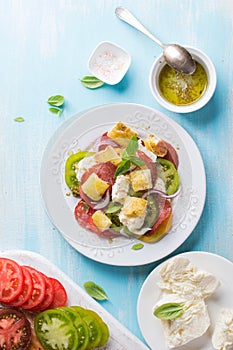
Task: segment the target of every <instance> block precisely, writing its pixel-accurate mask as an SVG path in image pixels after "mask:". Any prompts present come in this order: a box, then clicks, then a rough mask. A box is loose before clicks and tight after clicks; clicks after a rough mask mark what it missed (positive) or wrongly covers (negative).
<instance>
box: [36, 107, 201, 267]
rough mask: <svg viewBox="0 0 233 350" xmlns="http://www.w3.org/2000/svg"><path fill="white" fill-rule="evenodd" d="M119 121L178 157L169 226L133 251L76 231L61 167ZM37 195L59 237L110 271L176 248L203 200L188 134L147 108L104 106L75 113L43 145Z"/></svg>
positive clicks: (126, 244) (124, 241)
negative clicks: (175, 194) (170, 148)
mask: <svg viewBox="0 0 233 350" xmlns="http://www.w3.org/2000/svg"><path fill="white" fill-rule="evenodd" d="M118 121H122V122H124V123H126V124H128V125H130V126H131V127H132V128H134V129H135V128H137V129H138V130H139V131H140V132H141V131H142V132H146V133H154V134H155V135H157V136H158V137H160V138H162V139H164V140H166V141H168V142H170V143H171V144H172V145H173V146H174V147H175V148H176V149H177V152H178V155H179V161H180V163H179V168H178V171H179V175H180V180H181V195H179V197H177V198H175V199H174V200H173V202H172V203H173V224H172V228H171V230H170V232H169V233H168V234H167V235H166V236H165V237H164V238H163V239H161V240H160V241H159V242H157V243H153V244H151V243H144V247H143V249H141V250H133V249H132V245H133V244H134V243H135V242H136V240H133V239H128V238H125V237H120V238H119V237H118V238H115V239H114V240H111V241H110V240H108V239H104V238H100V237H99V236H97V235H96V234H94V233H92V232H89V231H86V230H85V229H84V228H82V227H80V226H79V225H78V223H77V221H76V219H75V217H74V214H73V212H74V208H75V206H76V204H77V202H78V199H77V198H74V197H73V196H67V193H69V192H70V190H69V189H68V187H67V186H66V184H65V180H64V169H65V161H66V159H67V158H68V156H69V154H70V152H77V150H78V149H79V148H81V149H82V150H83V149H85V147H87V146H88V145H89V144H90V143H91V141H93V140H94V139H96V138H98V137H99V136H101V135H102V134H103V133H104V132H106V131H108V130H110V129H111V128H112V127H113V125H114V124H115V123H116V122H118ZM41 191H42V197H43V200H44V203H45V207H46V210H47V213H48V215H49V217H50V219H51V221H52V222H53V224H54V225H55V226H56V228H57V229H58V230H59V231H60V232H61V234H62V235H63V237H64V238H65V239H66V240H67V241H68V242H69V243H70V244H71V245H72V246H73V247H74V248H75V249H76V250H77V251H79V252H80V253H82V254H84V255H85V256H87V257H89V258H91V259H94V260H96V261H99V262H102V263H107V264H110V265H119V266H120V265H121V266H135V265H143V264H147V263H151V262H154V261H157V260H159V259H161V258H163V257H165V256H167V255H168V254H170V253H171V252H173V251H174V250H175V249H176V248H178V247H179V246H180V245H181V244H182V243H183V242H184V241H185V240H186V239H187V237H188V236H189V235H190V234H191V232H192V231H193V230H194V228H195V226H196V225H197V223H198V221H199V219H200V216H201V213H202V210H203V207H204V203H205V197H206V178H205V169H204V165H203V161H202V158H201V155H200V152H199V150H198V148H197V146H196V144H195V143H194V141H193V139H192V138H191V137H190V136H189V134H188V133H187V132H186V131H185V130H184V129H183V128H182V127H181V126H180V125H178V124H177V123H176V122H174V121H173V120H172V119H170V118H169V117H167V116H166V115H164V114H162V113H161V112H159V111H156V110H154V109H152V108H149V107H146V106H142V105H137V104H124V103H123V104H112V105H104V106H101V107H96V108H93V109H89V110H87V111H84V112H81V113H79V114H77V115H75V116H74V117H72V118H71V119H70V120H68V121H67V122H66V123H64V124H63V125H62V126H61V127H60V128H59V129H58V130H57V131H56V133H55V134H54V135H53V137H52V138H51V140H50V142H49V144H48V145H47V147H46V149H45V152H44V155H43V160H42V166H41Z"/></svg>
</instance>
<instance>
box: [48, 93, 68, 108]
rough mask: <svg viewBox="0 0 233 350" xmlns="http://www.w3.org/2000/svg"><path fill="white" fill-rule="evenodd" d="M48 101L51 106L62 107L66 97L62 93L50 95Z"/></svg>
mask: <svg viewBox="0 0 233 350" xmlns="http://www.w3.org/2000/svg"><path fill="white" fill-rule="evenodd" d="M47 102H48V103H49V104H50V105H51V106H56V107H61V106H62V105H63V104H64V102H65V98H64V96H62V95H54V96H51V97H49V98H48V100H47Z"/></svg>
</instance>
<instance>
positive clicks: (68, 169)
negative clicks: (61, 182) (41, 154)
mask: <svg viewBox="0 0 233 350" xmlns="http://www.w3.org/2000/svg"><path fill="white" fill-rule="evenodd" d="M92 154H94V153H93V152H86V151H80V152H78V153H74V154H71V155H70V156H69V158H67V160H66V164H65V182H66V184H67V186H68V187H69V188H70V189H71V191H72V194H73V195H74V196H75V197H77V196H79V181H78V179H77V177H76V173H75V165H76V164H77V163H78V162H79V161H80V160H82V159H83V158H85V157H87V156H91V155H92Z"/></svg>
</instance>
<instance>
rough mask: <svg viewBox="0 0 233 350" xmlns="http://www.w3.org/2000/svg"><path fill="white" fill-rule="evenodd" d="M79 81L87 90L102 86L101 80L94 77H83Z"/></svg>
mask: <svg viewBox="0 0 233 350" xmlns="http://www.w3.org/2000/svg"><path fill="white" fill-rule="evenodd" d="M80 81H81V83H82V84H83V85H84V86H85V87H86V88H88V89H97V88H99V87H101V86H103V85H104V82H103V81H102V80H100V79H98V78H96V77H94V76H85V77H83V78H82V79H81V80H80Z"/></svg>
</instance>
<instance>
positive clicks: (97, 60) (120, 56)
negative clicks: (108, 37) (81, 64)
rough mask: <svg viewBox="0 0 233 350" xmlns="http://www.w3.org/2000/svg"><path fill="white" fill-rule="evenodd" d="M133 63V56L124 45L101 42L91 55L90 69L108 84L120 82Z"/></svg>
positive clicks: (88, 64)
mask: <svg viewBox="0 0 233 350" xmlns="http://www.w3.org/2000/svg"><path fill="white" fill-rule="evenodd" d="M130 64H131V57H130V55H129V53H128V52H127V51H125V50H124V49H123V48H122V47H120V46H118V45H116V44H114V43H113V42H110V41H102V42H101V43H99V44H98V45H97V46H96V48H95V49H94V50H93V52H92V53H91V55H90V58H89V60H88V63H87V67H88V70H89V71H90V72H91V73H92V74H93V75H94V76H95V77H96V78H98V79H100V80H102V81H103V82H105V83H106V84H109V85H115V84H117V83H119V82H120V81H121V80H122V79H123V77H124V75H125V74H126V72H127V70H128V69H129V66H130Z"/></svg>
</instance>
